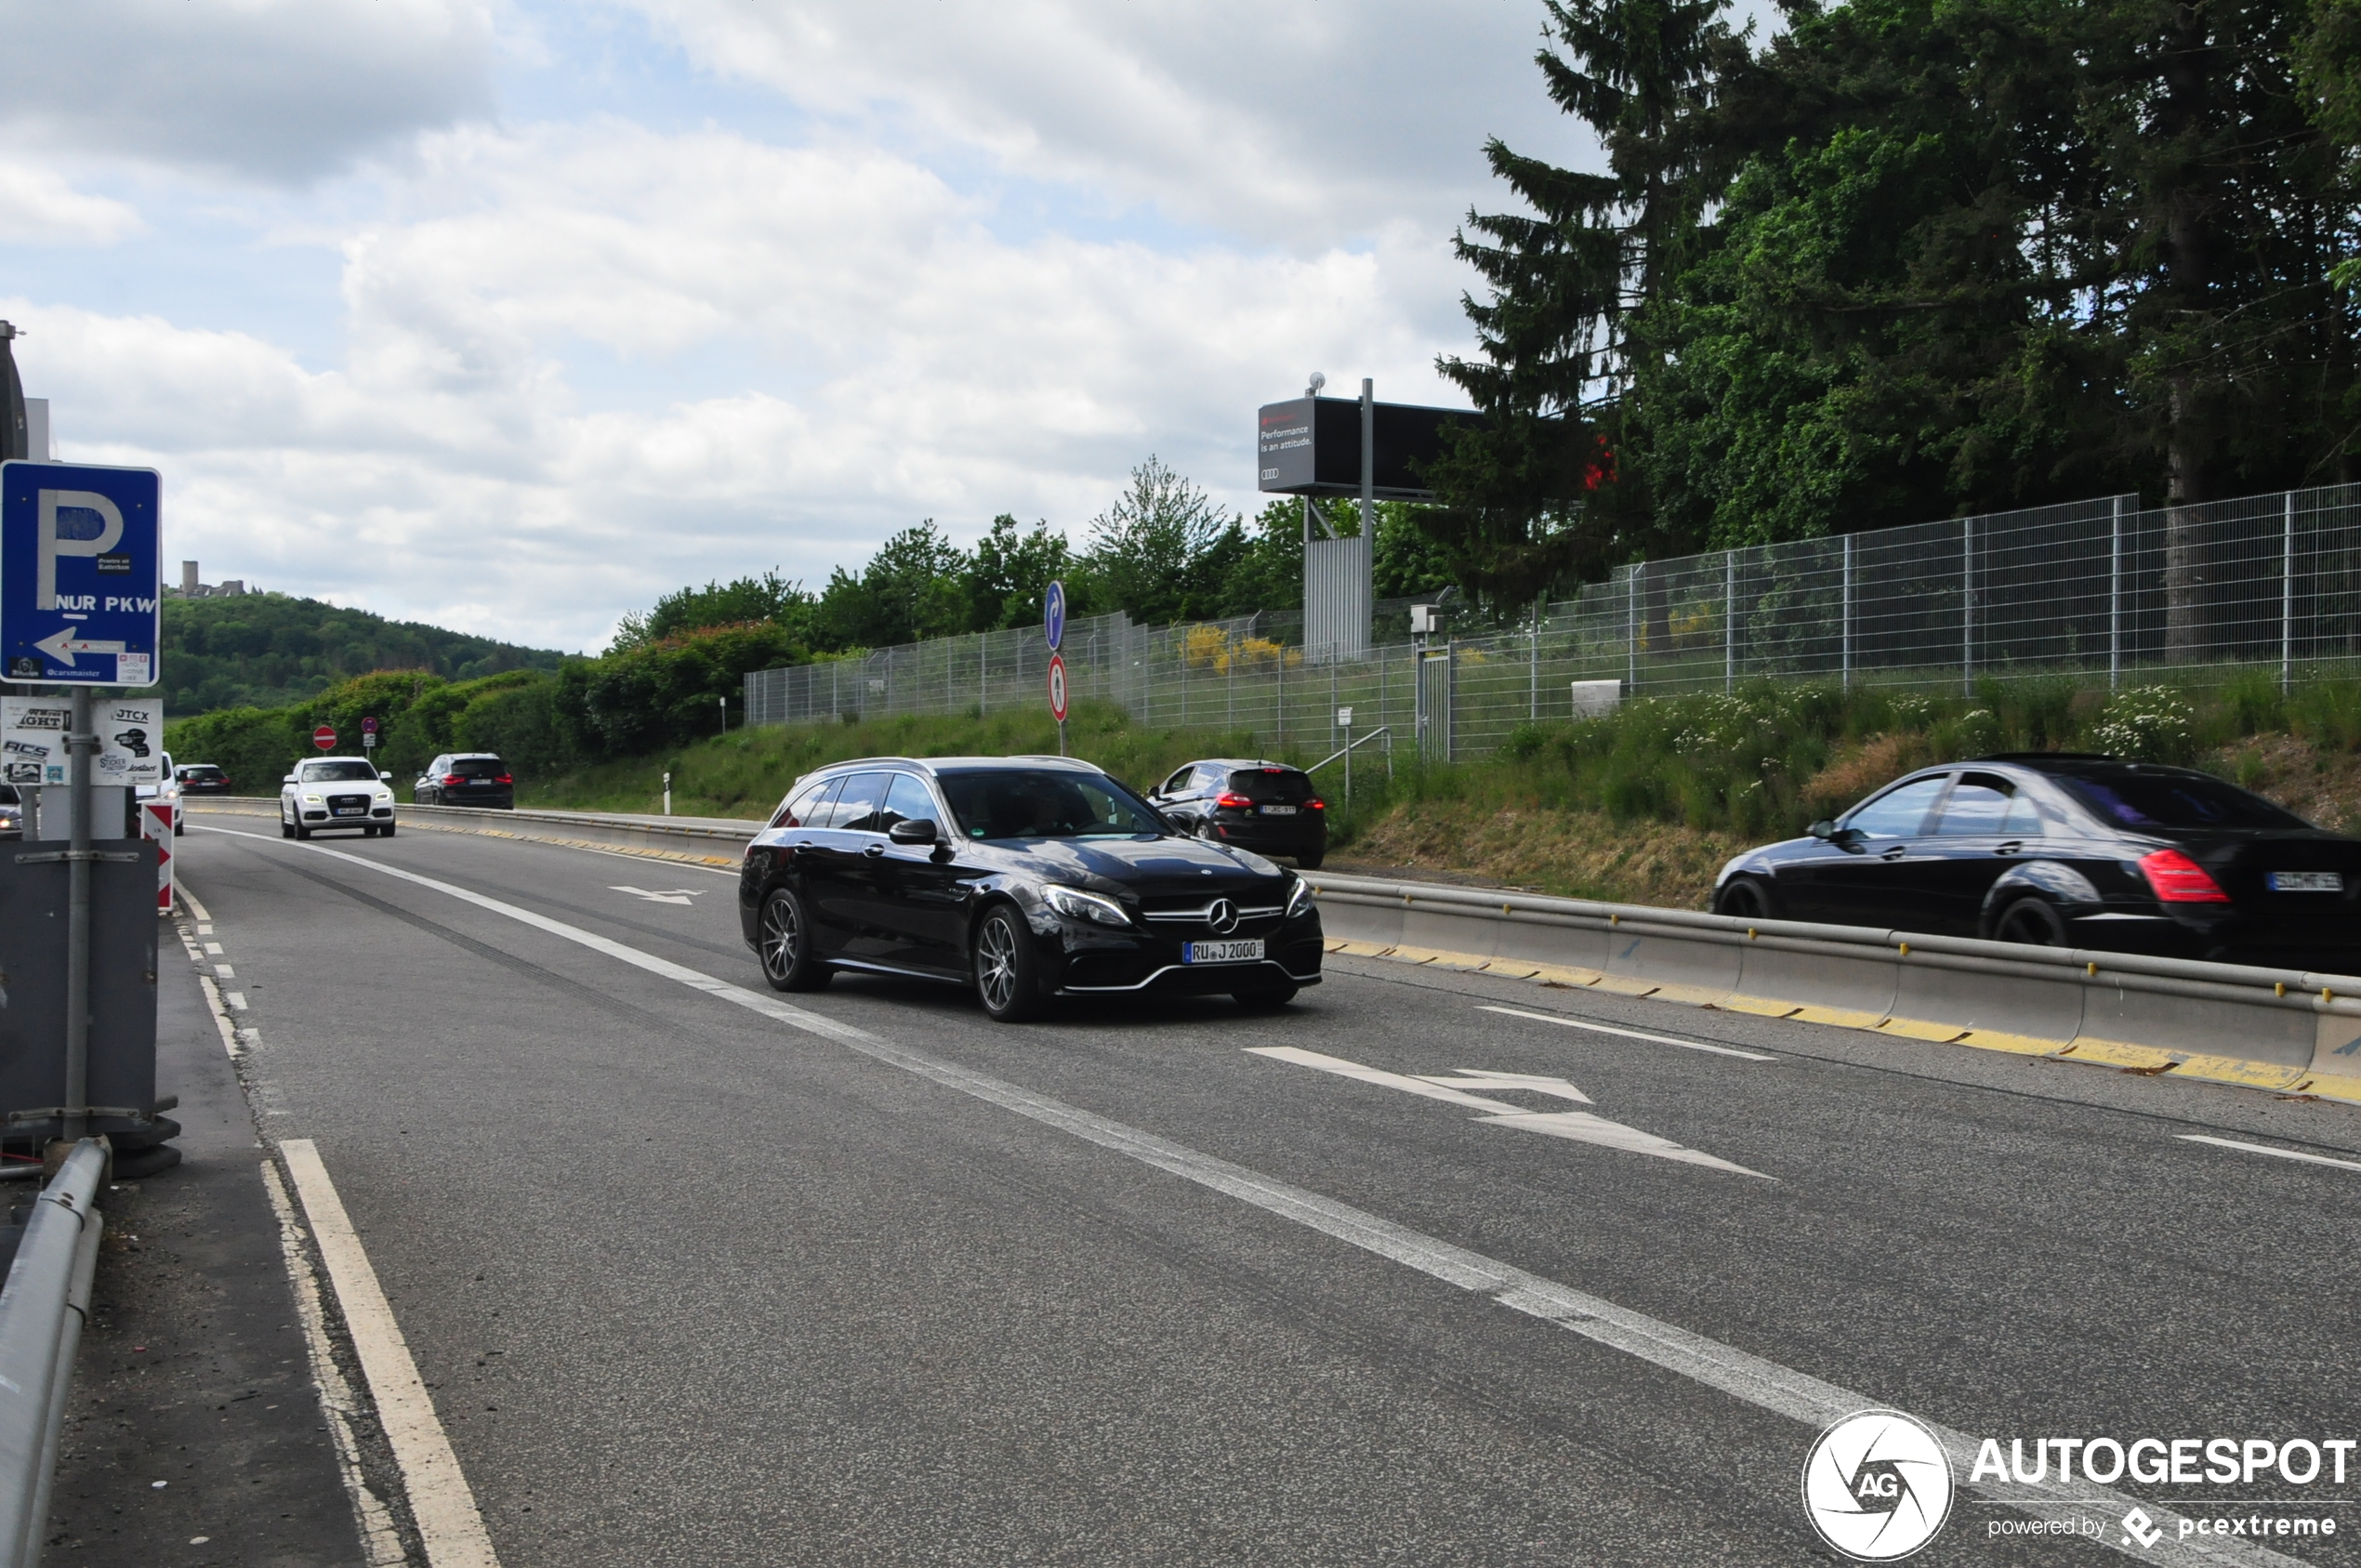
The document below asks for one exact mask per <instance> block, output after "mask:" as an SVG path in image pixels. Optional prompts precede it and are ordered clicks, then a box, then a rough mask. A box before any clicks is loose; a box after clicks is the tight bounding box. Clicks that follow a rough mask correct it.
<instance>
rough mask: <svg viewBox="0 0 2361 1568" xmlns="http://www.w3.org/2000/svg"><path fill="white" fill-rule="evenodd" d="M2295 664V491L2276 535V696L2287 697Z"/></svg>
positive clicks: (2288, 502)
mask: <svg viewBox="0 0 2361 1568" xmlns="http://www.w3.org/2000/svg"><path fill="white" fill-rule="evenodd" d="M2294 665H2295V492H2294V491H2292V490H2290V491H2288V499H2287V513H2286V518H2285V520H2284V521H2283V522H2282V524H2281V525H2280V533H2279V694H2280V695H2281V696H2285V695H2287V692H2288V685H2289V683H2290V681H2291V680H2292V679H2293V677H2294Z"/></svg>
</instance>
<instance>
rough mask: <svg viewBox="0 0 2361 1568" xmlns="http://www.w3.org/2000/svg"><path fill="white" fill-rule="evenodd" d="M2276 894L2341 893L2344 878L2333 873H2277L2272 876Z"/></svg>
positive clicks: (2273, 888)
mask: <svg viewBox="0 0 2361 1568" xmlns="http://www.w3.org/2000/svg"><path fill="white" fill-rule="evenodd" d="M2270 882H2271V890H2272V891H2273V892H2275V893H2341V892H2342V891H2344V878H2343V876H2341V875H2339V874H2338V873H2336V872H2333V871H2275V872H2273V873H2272V874H2271V876H2270Z"/></svg>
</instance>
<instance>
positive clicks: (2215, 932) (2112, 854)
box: [1713, 753, 2361, 969]
mask: <svg viewBox="0 0 2361 1568" xmlns="http://www.w3.org/2000/svg"><path fill="white" fill-rule="evenodd" d="M1713 906H1714V908H1715V909H1717V910H1719V911H1720V912H1721V913H1722V914H1724V915H1735V916H1741V917H1763V916H1767V917H1771V918H1779V919H1793V920H1821V921H1827V922H1830V923H1833V924H1838V925H1851V926H1875V927H1882V928H1886V929H1895V930H1908V931H1926V932H1932V933H1949V934H1954V935H1959V936H1981V937H1987V938H1992V939H1995V940H1998V941H2001V942H2038V943H2041V944H2044V945H2048V946H2071V947H2087V948H2095V949H2101V950H2105V951H2114V952H2129V953H2150V954H2157V955H2164V956H2169V957H2183V958H2209V959H2215V960H2220V961H2223V962H2229V963H2259V964H2272V965H2279V966H2286V967H2291V968H2306V967H2312V968H2326V969H2349V968H2351V967H2352V966H2353V965H2354V962H2355V960H2356V957H2361V840H2356V839H2353V838H2347V837H2341V836H2340V835H2338V834H2333V833H2326V832H2323V831H2322V830H2320V829H2319V828H2316V827H2314V826H2313V825H2312V824H2309V823H2307V822H2305V821H2303V820H2302V818H2301V817H2297V816H2295V815H2293V814H2291V813H2290V812H2288V811H2286V810H2281V809H2280V808H2279V807H2277V806H2274V805H2273V804H2271V802H2269V801H2268V800H2265V799H2263V798H2262V797H2260V796H2256V795H2251V794H2249V793H2248V792H2247V791H2245V790H2243V789H2240V788H2238V787H2237V786H2236V785H2235V784H2226V783H2224V782H2223V781H2222V780H2220V779H2217V778H2215V777H2213V776H2212V775H2211V774H2209V773H2200V772H2196V771H2192V770H2189V769H2186V768H2166V767H2159V766H2156V765H2153V764H2148V763H2140V762H2121V761H2117V760H2115V759H2113V758H2104V757H2084V756H2073V755H2067V754H2061V753H2044V754H2038V755H2021V756H2010V757H1991V758H1982V759H1980V760H1977V761H1974V762H1960V763H1951V764H1948V765H1946V766H1944V767H1940V768H1930V769H1926V770H1923V771H1919V772H1916V773H1912V774H1910V775H1908V776H1907V777H1906V778H1903V779H1900V780H1897V781H1896V782H1895V783H1893V784H1889V785H1887V786H1886V787H1885V788H1884V789H1882V790H1880V791H1879V792H1878V793H1877V794H1876V795H1874V796H1871V797H1869V798H1868V799H1866V800H1865V801H1863V802H1862V803H1861V804H1860V805H1858V806H1855V807H1854V808H1853V810H1850V811H1847V812H1846V813H1845V814H1844V815H1843V816H1841V817H1840V818H1838V819H1837V820H1836V821H1835V822H1832V823H1827V822H1824V823H1814V824H1813V827H1812V836H1811V837H1807V838H1791V839H1788V840H1787V841H1786V842H1785V843H1781V844H1770V845H1766V846H1764V847H1763V848H1761V849H1759V850H1748V851H1747V852H1746V853H1745V854H1742V855H1740V856H1738V857H1737V858H1736V859H1734V860H1733V861H1731V862H1730V863H1729V864H1727V865H1725V866H1723V867H1722V868H1721V876H1720V878H1719V879H1718V880H1717V882H1716V884H1715V890H1714V901H1713Z"/></svg>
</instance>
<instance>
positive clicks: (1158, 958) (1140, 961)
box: [1035, 909, 1327, 996]
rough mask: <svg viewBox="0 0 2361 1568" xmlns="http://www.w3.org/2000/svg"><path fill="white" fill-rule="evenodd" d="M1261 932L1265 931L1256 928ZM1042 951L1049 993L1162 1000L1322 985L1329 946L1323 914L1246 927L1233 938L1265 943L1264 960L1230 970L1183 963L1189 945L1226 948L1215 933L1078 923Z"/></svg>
mask: <svg viewBox="0 0 2361 1568" xmlns="http://www.w3.org/2000/svg"><path fill="white" fill-rule="evenodd" d="M1258 924H1260V923H1259V922H1258ZM1035 931H1036V933H1037V934H1042V935H1047V936H1049V941H1048V942H1045V943H1044V948H1045V951H1044V953H1043V957H1044V959H1045V960H1046V962H1045V963H1044V965H1043V969H1044V975H1045V979H1046V981H1047V983H1048V986H1049V989H1051V990H1054V991H1056V992H1058V993H1059V994H1060V995H1070V996H1115V995H1137V994H1140V993H1145V992H1154V993H1155V994H1157V995H1173V996H1196V995H1207V994H1210V993H1216V992H1222V993H1226V992H1231V991H1237V990H1242V989H1243V990H1252V989H1255V988H1257V987H1263V986H1275V985H1317V984H1319V983H1320V964H1321V960H1322V959H1323V958H1324V957H1326V952H1327V946H1326V942H1325V940H1324V939H1323V937H1322V934H1321V930H1320V914H1319V911H1318V910H1316V909H1313V910H1309V911H1306V912H1305V913H1304V914H1301V915H1299V916H1296V917H1295V918H1293V919H1291V920H1280V921H1277V922H1275V923H1273V924H1271V925H1269V926H1267V927H1266V928H1264V929H1251V928H1244V927H1242V928H1241V929H1238V930H1237V931H1236V932H1234V933H1230V934H1231V935H1233V936H1235V937H1260V938H1261V939H1262V943H1263V956H1262V957H1261V958H1260V959H1259V960H1249V961H1246V962H1243V963H1229V964H1191V963H1187V962H1184V961H1183V953H1182V949H1183V946H1184V945H1185V944H1186V943H1187V942H1205V941H1218V940H1222V939H1221V937H1220V936H1218V935H1217V933H1215V932H1212V931H1205V930H1191V931H1188V932H1187V933H1185V934H1181V935H1171V934H1167V933H1166V932H1163V931H1154V930H1150V931H1141V930H1137V929H1115V928H1114V927H1111V926H1095V925H1090V924H1088V923H1086V922H1083V921H1079V920H1070V919H1064V918H1058V919H1057V926H1056V929H1055V931H1054V933H1050V932H1042V931H1041V930H1040V928H1039V927H1038V926H1036V927H1035Z"/></svg>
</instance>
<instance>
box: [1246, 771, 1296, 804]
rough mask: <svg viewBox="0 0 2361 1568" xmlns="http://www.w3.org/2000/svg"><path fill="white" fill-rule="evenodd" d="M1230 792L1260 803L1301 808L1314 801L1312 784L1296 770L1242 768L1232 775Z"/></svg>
mask: <svg viewBox="0 0 2361 1568" xmlns="http://www.w3.org/2000/svg"><path fill="white" fill-rule="evenodd" d="M1230 790H1231V793H1233V794H1234V795H1243V796H1245V797H1246V798H1247V799H1249V800H1252V801H1255V802H1257V803H1260V802H1263V801H1269V802H1271V803H1273V804H1274V805H1276V804H1285V805H1297V806H1299V805H1301V804H1302V803H1303V802H1304V801H1306V800H1309V799H1311V798H1312V781H1311V780H1310V779H1308V778H1306V777H1304V776H1303V775H1302V774H1301V773H1299V772H1297V771H1295V770H1294V769H1293V768H1241V769H1239V770H1238V771H1236V772H1234V773H1232V774H1231V775H1230Z"/></svg>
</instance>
